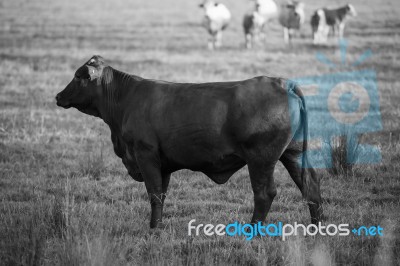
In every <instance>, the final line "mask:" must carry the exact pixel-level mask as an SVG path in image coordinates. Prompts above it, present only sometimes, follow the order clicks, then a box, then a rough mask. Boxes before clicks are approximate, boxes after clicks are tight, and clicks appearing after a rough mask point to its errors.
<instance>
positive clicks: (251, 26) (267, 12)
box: [242, 0, 278, 48]
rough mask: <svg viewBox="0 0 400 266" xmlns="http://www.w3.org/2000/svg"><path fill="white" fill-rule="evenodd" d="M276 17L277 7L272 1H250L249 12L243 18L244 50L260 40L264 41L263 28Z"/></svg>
mask: <svg viewBox="0 0 400 266" xmlns="http://www.w3.org/2000/svg"><path fill="white" fill-rule="evenodd" d="M277 17H278V6H277V5H276V3H275V2H274V1H273V0H250V10H249V11H248V12H247V13H246V14H245V15H244V17H243V23H242V25H243V30H244V35H245V41H246V48H251V47H252V46H253V45H254V44H255V43H256V42H258V41H259V40H260V39H261V40H265V32H264V26H265V25H266V24H267V23H268V22H270V21H271V20H273V19H276V18H277Z"/></svg>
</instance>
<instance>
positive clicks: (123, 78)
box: [98, 67, 141, 129]
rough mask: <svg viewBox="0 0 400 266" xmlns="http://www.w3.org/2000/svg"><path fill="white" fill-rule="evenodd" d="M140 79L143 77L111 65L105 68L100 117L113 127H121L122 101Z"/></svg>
mask: <svg viewBox="0 0 400 266" xmlns="http://www.w3.org/2000/svg"><path fill="white" fill-rule="evenodd" d="M140 80H141V78H139V77H136V76H133V75H129V74H126V73H123V72H121V71H118V70H115V69H113V68H111V67H106V68H104V70H103V74H102V78H101V83H102V84H101V85H102V92H101V100H100V101H99V106H98V110H99V113H100V117H101V118H102V119H103V120H104V122H106V123H107V124H108V125H109V126H110V127H111V128H114V129H117V128H120V126H121V124H122V119H123V115H124V112H123V111H124V110H123V108H122V103H121V102H122V101H123V100H124V99H125V98H126V96H127V94H128V93H129V91H130V90H132V89H134V88H135V87H136V84H137V83H138V82H139V81H140Z"/></svg>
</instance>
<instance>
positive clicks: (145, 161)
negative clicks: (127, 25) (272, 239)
mask: <svg viewBox="0 0 400 266" xmlns="http://www.w3.org/2000/svg"><path fill="white" fill-rule="evenodd" d="M56 100H57V105H58V106H61V107H63V108H70V107H74V108H76V109H78V110H79V111H81V112H83V113H86V114H89V115H93V116H96V117H99V118H101V119H103V120H104V122H106V123H107V124H108V126H109V127H110V130H111V140H112V142H113V145H114V151H115V153H116V154H117V155H118V156H119V157H120V158H122V162H123V163H124V165H125V166H126V167H127V169H128V171H129V174H130V175H131V176H132V177H133V178H134V179H135V180H137V181H141V182H143V181H144V183H145V186H146V189H147V192H148V195H149V199H150V205H151V220H150V227H151V228H154V227H159V226H160V225H161V224H162V223H161V221H162V210H163V205H164V200H165V197H166V193H167V188H168V184H169V180H170V176H171V173H172V172H175V171H178V170H180V169H191V170H193V171H200V172H203V173H204V174H206V175H207V176H208V177H210V178H211V179H212V180H213V181H215V182H216V183H218V184H223V183H225V182H227V181H228V179H229V178H230V177H231V176H232V175H233V174H234V173H235V172H236V171H238V170H239V169H240V168H242V167H243V166H245V165H246V164H247V165H248V169H249V174H250V181H251V187H252V189H253V193H254V211H253V217H252V219H251V222H252V223H258V222H263V221H264V220H265V218H266V216H267V213H268V211H269V209H270V207H271V204H272V201H273V199H274V197H275V195H276V193H277V189H276V185H275V181H274V177H273V174H274V168H275V165H276V164H277V162H278V161H281V162H282V163H283V165H284V166H285V168H286V169H287V170H288V172H289V174H290V176H291V178H292V179H293V180H294V182H295V183H296V185H297V186H298V188H299V189H300V191H301V192H302V195H303V197H304V198H305V200H307V202H308V204H309V210H310V214H311V221H312V222H313V223H318V221H319V220H320V218H321V216H322V208H321V195H320V185H319V183H320V181H319V177H318V175H317V174H316V172H315V171H314V169H312V168H310V167H311V165H310V163H309V161H308V158H307V153H308V152H307V149H308V146H307V140H306V138H307V136H308V122H307V109H306V106H305V101H304V97H303V94H302V92H301V90H300V89H299V88H298V87H297V86H296V85H295V84H294V83H293V82H290V81H288V80H285V79H282V78H270V77H265V76H264V77H256V78H252V79H248V80H243V81H234V82H210V83H172V82H166V81H158V80H152V79H144V78H141V77H138V76H134V75H129V74H126V73H123V72H121V71H118V70H116V69H113V68H112V67H110V66H108V65H107V64H106V63H105V61H104V59H103V58H102V57H100V56H93V57H92V58H91V59H90V60H89V61H87V62H86V63H85V64H84V65H83V66H81V67H80V68H79V69H78V70H77V71H76V72H75V77H74V78H73V80H72V81H71V82H70V83H69V84H68V85H67V87H66V88H65V89H64V90H63V91H61V92H60V93H59V94H57V96H56ZM289 102H290V103H291V105H290V106H291V108H289ZM295 136H296V140H295ZM299 137H300V138H302V137H304V138H303V140H304V141H297V139H298V138H299Z"/></svg>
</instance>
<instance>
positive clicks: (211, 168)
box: [172, 154, 246, 184]
mask: <svg viewBox="0 0 400 266" xmlns="http://www.w3.org/2000/svg"><path fill="white" fill-rule="evenodd" d="M172 164H173V165H175V167H176V170H179V169H189V170H192V171H198V172H202V173H204V174H205V175H207V176H208V177H209V178H211V179H212V180H213V181H214V182H216V183H217V184H223V183H225V182H227V181H228V180H229V178H230V177H231V176H232V175H233V174H234V173H235V172H236V171H238V170H239V169H240V168H242V167H243V166H245V165H246V161H245V160H243V159H242V158H240V157H239V156H237V155H235V154H225V155H220V157H219V158H216V157H215V156H212V155H210V157H209V158H203V159H202V160H197V161H195V160H193V157H191V158H190V159H189V160H187V161H185V160H180V162H179V163H176V162H174V163H172Z"/></svg>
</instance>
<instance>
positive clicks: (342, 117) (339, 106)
mask: <svg viewBox="0 0 400 266" xmlns="http://www.w3.org/2000/svg"><path fill="white" fill-rule="evenodd" d="M346 48H347V43H346V42H341V52H342V63H343V64H344V63H345V62H346V60H345V56H346V50H347V49H346ZM370 55H371V53H370V52H368V51H367V52H366V53H364V54H362V55H361V57H360V58H359V59H358V60H357V61H356V63H355V64H357V65H359V64H360V63H361V62H362V61H364V60H365V59H366V58H368V57H369V56H370ZM322 58H324V57H322V56H321V54H317V59H318V60H320V61H322V62H324V63H327V62H328V65H329V66H331V67H332V66H333V67H336V65H335V64H334V63H331V62H330V61H329V59H326V58H324V59H322ZM321 59H322V60H321ZM353 65H354V64H353ZM292 81H294V82H296V83H297V84H298V85H299V86H300V88H301V89H302V91H303V93H304V98H305V102H306V106H307V109H308V132H309V135H308V136H303V135H301V134H300V135H296V136H295V140H298V141H302V140H303V138H304V139H306V140H308V142H309V147H308V150H307V151H306V153H307V156H308V158H309V161H310V163H311V165H307V166H303V167H310V166H312V167H314V168H330V167H332V140H333V138H335V137H341V136H346V137H347V147H348V148H347V162H348V163H350V164H366V163H378V162H380V161H381V160H382V156H381V153H380V150H379V149H378V147H376V146H373V145H368V144H361V143H359V136H360V134H366V133H370V132H377V131H380V130H382V120H381V114H380V104H379V94H378V87H377V82H376V73H375V71H374V70H371V69H364V70H358V71H347V72H337V73H330V74H325V75H319V76H308V77H300V78H294V79H292ZM288 84H289V85H288V86H292V85H290V84H291V83H290V82H288ZM288 89H290V88H288ZM289 108H298V104H294V102H293V101H289ZM290 113H291V112H290ZM291 121H292V126H293V130H295V128H294V127H295V126H296V125H297V121H294V119H292V118H291ZM315 141H317V142H319V145H318V148H315V147H314V148H313V147H310V144H312V143H313V142H315ZM311 146H313V145H311ZM314 146H315V145H314ZM352 147H356V150H354V149H352ZM299 162H301V160H299Z"/></svg>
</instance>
